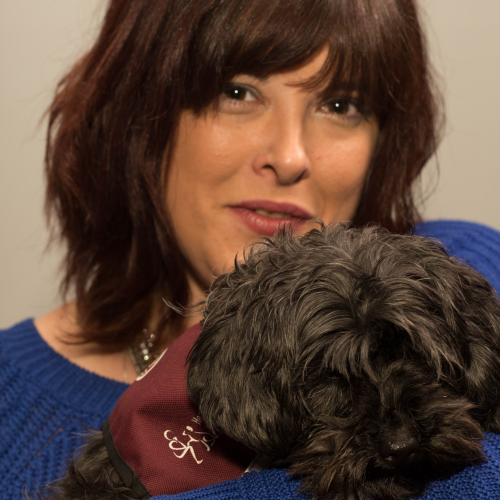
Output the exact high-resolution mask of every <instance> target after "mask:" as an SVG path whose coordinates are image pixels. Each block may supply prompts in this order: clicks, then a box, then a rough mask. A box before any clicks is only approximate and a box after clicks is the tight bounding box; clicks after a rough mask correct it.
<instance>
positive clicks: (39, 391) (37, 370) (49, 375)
mask: <svg viewBox="0 0 500 500" xmlns="http://www.w3.org/2000/svg"><path fill="white" fill-rule="evenodd" d="M0 373H1V374H2V375H3V376H2V377H0V380H3V381H5V382H7V381H8V384H9V388H10V390H9V393H10V392H12V391H13V392H14V393H17V395H18V396H17V401H18V403H19V402H20V399H19V398H20V396H21V395H22V398H21V399H23V400H26V401H27V400H28V399H29V398H30V397H31V398H37V397H38V398H42V399H44V400H45V401H51V404H52V405H54V407H59V408H62V407H64V408H65V409H66V411H68V410H69V408H72V409H73V410H74V411H76V412H77V413H78V414H80V415H83V414H87V415H94V416H95V415H99V417H98V418H97V419H96V423H95V425H97V426H100V424H101V423H102V420H103V418H102V416H104V418H106V417H107V415H109V413H110V411H111V410H112V408H113V406H114V404H115V403H116V401H117V399H118V398H119V397H120V395H121V394H122V393H123V391H124V390H125V389H126V387H127V386H126V385H125V384H122V383H119V382H115V381H113V380H109V379H105V378H103V377H99V376H98V375H95V374H93V373H90V372H89V371H87V370H84V369H82V368H80V367H79V366H76V365H75V364H74V363H72V362H70V361H69V360H67V359H66V358H64V357H63V356H61V355H60V354H59V353H57V352H56V351H54V349H52V348H51V347H50V346H49V345H48V344H47V342H45V340H44V339H43V338H42V336H41V335H40V333H39V331H38V330H37V327H36V324H35V322H34V320H33V319H31V318H30V319H26V320H24V321H22V322H20V323H17V324H15V325H13V326H11V327H10V328H6V329H2V330H0ZM3 389H5V387H4V388H3ZM3 403H4V404H5V401H3ZM12 404H15V401H12ZM101 419H102V420H101Z"/></svg>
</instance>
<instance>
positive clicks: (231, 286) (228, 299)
mask: <svg viewBox="0 0 500 500" xmlns="http://www.w3.org/2000/svg"><path fill="white" fill-rule="evenodd" d="M268 267H269V273H267V276H266V277H267V278H270V279H272V278H271V276H270V275H271V273H272V267H273V266H268ZM250 271H251V270H250ZM250 271H249V269H248V268H243V269H241V268H238V266H237V268H236V270H235V271H233V272H232V273H229V274H227V275H223V276H221V277H219V278H218V279H217V280H216V282H215V283H214V285H213V286H212V290H211V293H210V295H209V297H208V299H207V304H206V308H205V318H204V320H203V322H202V332H201V334H200V337H199V338H198V340H197V342H196V343H195V345H194V347H193V349H192V350H191V353H190V356H189V361H188V362H189V368H188V377H187V385H188V392H189V395H190V396H191V398H192V399H193V401H194V402H195V403H196V404H197V405H198V407H199V409H200V413H201V415H202V417H203V419H204V421H205V423H206V425H207V426H208V427H209V428H210V429H212V430H213V431H216V432H219V433H223V434H226V435H228V436H229V437H231V438H233V439H235V440H237V441H240V442H242V443H243V444H245V445H246V446H248V447H249V448H252V449H254V450H256V451H258V452H261V453H265V454H268V455H271V456H282V457H284V456H286V455H287V454H288V452H289V449H290V446H291V444H292V443H293V441H294V435H295V434H296V433H297V432H298V431H299V430H300V428H301V425H300V422H298V421H297V419H298V418H300V412H298V411H296V408H295V407H296V401H297V395H296V394H295V393H294V390H293V389H292V385H291V371H292V368H293V366H294V364H295V359H294V358H295V352H296V350H297V341H296V335H294V333H293V332H294V330H293V328H292V327H291V326H290V325H287V310H288V308H289V307H290V306H289V304H288V303H287V301H286V299H285V298H284V297H282V298H283V300H280V299H279V297H274V295H273V291H272V290H266V292H265V293H264V292H260V291H259V286H264V285H263V283H264V278H262V277H258V276H257V277H255V276H252V273H251V272H250ZM257 281H259V283H257Z"/></svg>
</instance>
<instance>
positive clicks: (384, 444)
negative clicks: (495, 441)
mask: <svg viewBox="0 0 500 500" xmlns="http://www.w3.org/2000/svg"><path fill="white" fill-rule="evenodd" d="M189 363H190V364H189V372H188V389H189V393H190V395H191V397H192V398H193V399H194V401H195V402H196V403H197V404H198V406H199V408H200V412H201V414H202V416H203V418H204V421H205V422H206V424H207V425H208V427H209V428H211V429H212V430H214V431H216V432H219V433H225V434H227V435H229V436H230V437H232V438H234V439H236V440H238V441H241V442H243V443H244V444H246V445H247V446H249V447H250V448H253V449H255V450H257V451H259V452H261V453H265V454H267V455H270V456H273V457H279V458H284V459H286V462H287V463H288V464H289V467H290V471H291V472H293V473H295V474H297V475H299V476H300V477H301V478H302V480H303V481H302V488H303V491H305V492H306V493H308V494H310V495H311V496H312V497H314V498H331V497H333V496H335V498H336V499H337V500H364V499H365V498H370V499H371V500H382V499H383V500H389V499H394V500H395V499H400V498H402V499H407V498H410V497H412V496H416V495H418V494H421V493H422V492H423V491H424V488H425V485H426V483H427V482H428V481H429V480H432V479H435V478H439V477H445V476H447V475H450V474H453V473H455V472H457V471H458V470H460V469H461V468H463V467H464V466H465V465H466V464H469V463H474V462H479V461H481V460H483V459H484V457H483V453H482V447H481V439H482V438H483V430H488V431H493V432H500V307H499V304H498V300H497V296H496V294H495V292H494V290H493V289H492V287H491V286H490V285H489V283H488V282H487V281H486V280H485V279H484V278H483V277H482V276H480V275H479V274H478V273H477V272H476V271H474V270H472V269H471V268H469V267H467V266H465V265H463V264H461V263H459V262H458V261H456V260H455V259H453V258H450V257H448V255H447V254H446V251H445V250H444V249H443V247H442V246H441V245H440V244H439V243H438V242H436V241H433V240H429V239H425V238H420V237H416V236H399V235H392V234H388V233H386V232H385V231H382V230H378V229H375V228H369V229H364V230H357V229H346V228H345V227H343V226H340V225H337V226H326V227H324V226H322V227H321V228H320V229H319V230H313V231H311V232H310V233H308V234H307V235H306V236H305V237H302V238H293V237H292V236H291V234H290V232H289V231H287V230H283V231H281V232H280V234H278V235H277V236H275V237H274V238H273V239H272V240H267V241H265V242H264V243H259V244H256V245H254V246H252V247H251V248H250V250H249V252H248V253H247V255H246V256H245V257H244V260H243V262H242V263H239V262H236V263H235V270H234V271H233V272H231V273H228V274H224V275H222V276H220V277H219V278H217V280H216V281H215V283H214V284H213V286H212V288H211V291H210V294H209V297H208V299H207V302H206V307H205V311H204V320H203V331H202V333H201V335H200V337H199V339H198V341H197V342H196V344H195V346H194V348H193V350H192V352H191V355H190V360H189ZM93 446H94V448H97V449H99V450H100V453H101V455H102V448H103V446H102V443H101V444H100V447H99V443H97V444H96V443H95V442H94V444H93ZM88 459H89V453H88V452H87V453H86V455H82V456H81V457H80V458H79V459H77V463H76V469H75V466H73V469H74V470H73V473H72V474H71V475H70V476H68V477H66V478H65V479H63V480H62V482H60V483H58V484H57V485H55V486H53V488H52V493H53V494H54V492H55V496H53V497H51V498H66V499H67V498H75V499H76V498H86V499H88V500H89V499H91V498H99V499H107V498H129V497H127V496H126V493H125V492H123V489H122V493H120V494H121V496H118V495H117V496H116V497H115V496H112V493H111V492H110V493H109V494H108V495H107V496H106V495H104V494H102V493H101V494H100V495H99V494H98V493H96V496H95V497H94V496H91V495H89V489H88V488H87V493H86V494H84V493H83V490H84V489H85V485H84V484H83V483H84V482H87V483H89V482H94V486H93V488H94V491H95V489H96V484H97V483H98V481H96V479H97V476H96V477H94V476H92V475H90V477H89V475H87V478H85V480H84V481H83V480H82V479H81V476H82V475H81V474H78V473H77V472H75V471H77V470H78V468H79V467H82V464H83V466H84V467H87V468H88V467H89V465H88ZM106 460H107V458H106V457H105V456H104V457H101V459H100V462H99V464H100V468H101V474H100V477H101V478H102V477H107V478H109V477H110V474H109V473H107V472H106V473H102V466H103V464H107V466H109V460H108V462H106ZM95 470H96V471H97V470H98V468H96V469H95ZM106 470H109V467H108V469H106ZM115 479H116V478H115ZM78 481H80V482H81V484H79V485H77V486H75V484H76V483H78ZM112 482H113V484H114V483H115V482H116V484H117V485H118V487H122V485H121V484H120V481H119V480H118V481H115V480H114V479H113V480H112ZM109 484H110V483H108V485H107V486H106V488H108V489H109ZM79 488H81V491H82V493H81V495H80V496H77V495H76V494H74V493H73V492H75V491H77V490H78V489H79ZM69 491H71V492H72V493H71V495H72V496H70V495H69V494H68V492H69ZM58 495H59V496H58Z"/></svg>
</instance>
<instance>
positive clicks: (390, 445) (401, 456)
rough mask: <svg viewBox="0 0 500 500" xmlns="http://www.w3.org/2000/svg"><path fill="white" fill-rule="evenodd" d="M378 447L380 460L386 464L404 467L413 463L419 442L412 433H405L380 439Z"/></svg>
mask: <svg viewBox="0 0 500 500" xmlns="http://www.w3.org/2000/svg"><path fill="white" fill-rule="evenodd" d="M378 448H379V453H380V456H381V457H382V460H383V461H384V462H385V463H386V464H387V465H389V466H390V467H404V466H406V465H409V464H411V463H413V461H414V460H415V458H416V457H417V453H418V451H419V443H418V439H417V438H416V437H415V436H414V435H410V434H406V433H405V434H404V435H395V436H391V437H386V438H382V439H380V441H379V446H378Z"/></svg>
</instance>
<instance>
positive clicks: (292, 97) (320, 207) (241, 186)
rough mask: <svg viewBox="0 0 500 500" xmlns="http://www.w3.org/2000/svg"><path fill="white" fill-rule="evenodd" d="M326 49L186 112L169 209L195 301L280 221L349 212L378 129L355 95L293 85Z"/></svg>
mask: <svg viewBox="0 0 500 500" xmlns="http://www.w3.org/2000/svg"><path fill="white" fill-rule="evenodd" d="M326 56H327V49H326V48H325V49H324V50H322V51H320V52H318V53H317V54H316V55H315V56H314V57H313V58H311V59H310V60H309V61H308V62H307V63H305V64H303V65H302V66H301V67H299V68H297V69H294V70H292V71H287V72H284V73H278V74H274V75H271V76H269V77H268V78H264V79H259V78H256V77H253V76H249V75H239V76H237V77H235V78H234V79H233V80H232V82H231V83H230V84H228V85H227V87H225V88H224V89H223V92H222V93H221V94H220V97H219V102H218V106H215V107H214V109H213V110H212V109H211V110H208V111H206V112H205V113H202V114H201V115H199V116H195V115H194V114H193V113H192V112H191V111H183V112H182V114H181V117H180V123H179V128H178V135H177V140H176V142H175V144H174V148H173V150H172V157H171V163H170V167H169V171H168V175H167V209H168V212H169V214H170V217H171V222H172V224H173V228H174V231H175V234H176V236H177V240H178V243H179V245H180V248H181V251H182V252H183V254H184V256H185V257H186V259H187V261H188V263H189V264H190V274H189V276H188V278H189V282H190V286H191V291H192V293H193V299H199V298H200V295H199V294H200V292H202V291H203V290H206V289H207V288H208V287H209V286H210V283H211V282H212V280H213V277H214V276H217V275H219V274H221V273H222V272H224V271H227V270H229V269H230V268H231V267H232V266H233V262H234V258H235V255H236V253H237V252H239V253H240V255H241V252H242V250H243V247H244V246H245V245H248V244H249V243H253V242H255V241H258V240H259V239H260V238H261V237H262V236H271V235H272V234H273V233H274V232H275V230H276V229H277V228H278V226H279V225H280V224H283V223H287V222H292V223H294V224H295V233H296V234H304V233H305V232H307V231H308V230H309V229H311V228H312V227H314V224H313V223H311V222H308V220H309V219H322V220H323V221H325V222H326V223H330V222H340V221H349V220H350V219H352V217H353V215H354V212H355V210H356V207H357V204H358V201H359V198H360V194H361V190H362V187H363V182H364V179H365V176H366V173H367V169H368V166H369V163H370V159H371V157H372V154H373V150H374V148H375V143H376V140H377V132H378V127H377V123H376V121H375V119H374V117H372V116H370V115H368V116H366V115H364V114H362V113H361V111H360V109H358V108H357V107H356V96H355V95H353V94H352V93H347V94H346V93H342V92H339V94H338V96H336V98H335V99H332V100H329V101H327V102H325V101H324V100H322V99H321V98H320V91H321V88H320V89H314V90H305V89H303V88H301V87H298V86H294V84H297V83H300V82H303V81H304V80H306V79H308V78H310V77H311V76H312V75H315V74H316V73H317V72H318V71H319V70H320V69H321V67H322V65H323V63H324V61H325V59H326ZM215 108H217V109H215Z"/></svg>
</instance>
